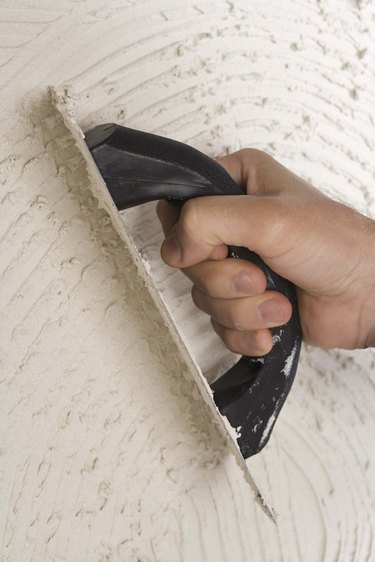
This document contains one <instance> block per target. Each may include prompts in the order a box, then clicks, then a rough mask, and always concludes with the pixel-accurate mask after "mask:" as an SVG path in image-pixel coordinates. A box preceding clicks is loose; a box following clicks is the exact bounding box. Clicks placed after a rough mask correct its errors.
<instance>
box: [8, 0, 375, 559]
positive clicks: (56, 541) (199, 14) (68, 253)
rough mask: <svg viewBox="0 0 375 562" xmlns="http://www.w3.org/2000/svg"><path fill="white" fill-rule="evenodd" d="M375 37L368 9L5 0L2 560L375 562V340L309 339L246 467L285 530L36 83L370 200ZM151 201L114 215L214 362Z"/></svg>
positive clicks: (92, 115) (105, 112)
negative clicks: (271, 160)
mask: <svg viewBox="0 0 375 562" xmlns="http://www.w3.org/2000/svg"><path fill="white" fill-rule="evenodd" d="M374 36H375V10H374V7H373V5H372V3H371V2H366V1H357V2H355V1H354V0H353V1H352V0H346V1H344V0H342V1H340V2H339V1H336V0H321V1H320V2H318V1H317V0H316V1H313V0H311V1H306V2H296V1H294V2H293V1H290V0H282V1H281V2H280V1H279V2H261V1H252V2H247V1H245V0H238V1H236V0H234V1H233V2H224V1H222V0H219V1H215V2H205V1H204V2H199V3H193V2H189V1H188V2H186V1H185V2H182V1H181V0H177V1H175V2H170V1H166V0H145V1H141V0H140V1H136V0H133V1H131V0H129V1H125V0H123V1H117V0H113V1H111V2H104V1H101V0H86V1H85V0H83V1H73V0H62V1H60V2H59V3H52V2H51V1H47V0H33V1H27V2H26V0H25V1H23V0H22V1H21V0H16V1H15V0H13V1H4V0H0V73H1V80H0V96H1V98H0V99H1V105H0V110H1V118H2V120H1V129H2V142H1V145H0V184H1V188H2V189H1V194H0V195H1V207H0V209H1V211H0V213H1V214H0V229H1V239H0V264H1V267H0V271H1V274H2V277H1V285H0V301H1V302H0V307H1V312H0V330H1V337H0V345H1V363H0V375H1V377H0V381H1V385H0V389H1V394H0V396H1V414H0V415H1V444H0V448H1V449H0V453H1V455H0V471H1V476H0V478H1V483H0V486H1V488H0V521H1V523H0V525H1V534H2V538H1V543H0V544H1V550H0V560H2V561H11V562H24V561H25V562H26V561H33V562H34V561H35V562H39V561H42V560H46V561H48V562H50V561H56V562H57V561H59V562H60V561H69V562H71V561H73V562H81V561H86V560H87V561H103V562H104V561H107V560H113V561H117V560H119V561H138V560H140V561H142V562H149V561H150V562H151V561H162V562H165V561H166V562H169V561H171V562H172V561H173V562H174V561H176V560H181V561H184V562H185V561H190V560H197V561H210V562H211V561H212V562H214V561H215V562H216V561H225V562H226V561H232V560H233V561H236V562H237V561H238V562H248V561H255V562H258V561H259V562H265V561H267V562H268V561H272V562H279V561H285V562H294V561H296V562H300V561H304V562H306V561H307V562H310V561H311V562H321V561H327V562H334V561H338V562H352V561H355V562H365V561H366V562H367V561H370V562H372V561H373V560H375V551H374V549H375V546H374V543H375V540H374V532H375V531H374V525H375V523H374V499H375V468H374V466H375V450H374V449H375V446H374V437H373V436H374V430H375V384H374V382H375V378H374V364H375V361H374V359H375V355H374V352H373V351H372V350H367V351H362V352H336V351H335V352H330V353H327V352H323V351H320V350H311V349H304V350H303V356H302V361H301V367H300V369H299V373H298V380H297V383H296V385H295V387H294V389H293V391H292V393H291V395H290V399H289V400H288V404H287V405H286V407H285V409H284V411H283V413H282V416H281V419H280V422H279V424H278V426H277V429H276V431H275V435H274V438H273V439H272V442H271V443H270V445H269V447H267V449H266V450H265V451H264V453H262V454H261V455H259V456H258V457H256V458H254V459H252V460H250V462H249V468H250V470H251V473H252V474H253V476H254V477H255V479H256V481H257V482H258V483H259V486H260V488H261V491H262V493H263V494H264V495H265V496H266V497H267V498H268V500H269V501H270V503H272V504H273V505H274V507H275V509H276V510H277V512H278V513H279V518H278V525H277V526H275V525H273V524H272V523H271V522H270V521H269V520H268V519H267V518H266V517H265V516H264V514H263V512H262V511H261V510H260V509H259V507H258V506H257V505H256V504H255V502H254V498H253V494H252V492H251V490H250V489H249V488H248V486H247V484H246V483H245V481H244V478H243V476H242V473H241V471H240V470H239V468H238V467H237V465H236V463H235V461H234V459H233V457H232V456H231V454H230V453H229V450H228V449H227V447H226V445H225V443H224V442H223V440H222V438H221V436H220V434H219V433H218V431H217V430H216V428H215V427H214V426H213V425H212V424H210V423H209V420H208V419H207V418H208V416H207V413H206V410H205V408H204V405H203V403H202V401H201V399H200V396H199V394H198V392H197V389H196V387H195V385H194V383H193V382H192V381H191V379H190V376H189V373H188V370H187V368H186V366H185V365H184V363H183V361H182V359H181V357H180V354H179V353H178V351H177V349H176V347H175V346H174V344H173V341H172V339H171V338H170V336H169V334H168V331H167V330H166V328H165V327H164V325H163V322H162V320H161V318H160V315H159V313H158V312H157V311H156V309H155V307H154V305H153V303H152V301H151V299H150V297H149V296H148V292H147V290H146V289H145V287H144V284H143V281H142V280H141V279H140V278H139V277H138V275H137V272H136V270H135V267H134V264H133V261H132V259H131V257H130V255H129V252H128V250H127V249H126V248H125V247H124V246H123V244H122V243H121V242H120V240H119V238H118V235H117V234H116V232H115V230H114V229H113V227H112V226H111V224H110V221H109V219H108V216H107V215H106V213H105V212H104V211H103V210H99V209H98V206H97V201H96V199H95V198H94V197H93V196H92V194H91V192H90V186H89V182H88V179H87V176H86V175H85V169H84V166H83V162H82V160H81V157H80V155H79V154H78V153H77V151H76V149H75V146H74V143H73V142H72V140H71V138H70V136H69V134H68V132H67V130H66V129H65V127H64V126H63V124H62V122H61V120H60V118H59V116H58V115H57V114H56V112H55V111H54V110H53V108H52V107H51V105H50V103H49V100H48V97H47V95H46V90H47V86H48V85H50V84H55V85H65V86H66V90H67V92H68V95H69V93H71V92H72V93H74V96H75V100H76V101H75V102H74V103H75V111H76V113H77V115H78V118H79V121H80V123H81V125H82V126H83V127H85V128H88V127H89V126H91V125H94V124H96V123H98V122H102V121H118V122H120V123H126V124H128V125H129V126H132V127H135V128H140V129H144V130H148V131H153V132H157V133H160V134H165V135H168V136H171V137H174V138H177V139H178V140H182V141H185V142H189V143H191V144H193V145H194V146H196V147H197V148H200V149H201V150H203V151H205V152H207V153H209V154H212V155H216V154H220V153H223V152H225V151H227V150H233V149H237V148H239V147H240V146H246V145H248V146H257V147H260V148H263V149H266V150H268V151H269V152H271V153H272V154H274V155H275V156H276V157H277V158H279V159H280V160H281V161H282V162H283V163H285V164H286V165H288V166H290V167H292V168H293V169H294V170H295V171H296V172H297V173H300V174H302V175H304V177H306V178H308V179H311V180H312V181H313V182H314V183H315V185H317V186H318V187H320V188H321V189H324V190H326V191H327V192H329V193H330V194H332V195H333V196H335V197H338V198H340V199H342V200H344V201H347V202H349V203H351V204H354V205H356V206H357V207H358V208H359V209H361V210H363V211H364V212H368V213H370V214H374V212H375V196H374V187H373V186H374V179H375V164H374V136H375V132H374V131H375V123H374V107H375V93H374V92H375V78H374V69H375V60H374V59H375V49H374V41H373V38H374ZM145 213H146V215H145V214H142V226H141V227H140V222H139V220H140V211H139V210H136V211H135V212H133V213H131V214H129V217H128V218H126V217H125V220H127V221H128V225H129V227H131V228H132V229H133V232H134V239H135V241H136V243H137V244H138V245H139V247H140V249H141V250H142V252H143V254H144V256H145V257H146V259H148V260H149V261H150V263H151V268H152V274H153V275H154V276H155V279H156V280H157V282H158V283H160V288H161V289H163V288H164V290H165V291H166V298H167V297H168V298H170V299H172V301H173V299H174V298H175V301H174V302H172V304H171V306H172V307H173V309H174V311H175V314H176V319H177V322H180V323H181V330H183V331H184V333H185V335H186V336H187V337H188V339H189V341H190V342H191V351H192V354H193V355H194V356H195V357H196V358H197V360H198V362H200V363H201V365H202V367H203V368H204V370H206V371H207V370H210V369H215V368H216V366H215V361H214V362H213V363H212V364H208V363H205V359H204V357H205V354H204V346H203V348H202V345H201V341H202V334H204V335H205V338H206V340H205V345H207V346H208V347H210V346H211V345H215V346H216V345H217V341H216V339H215V337H214V335H212V334H211V333H210V332H208V331H207V330H206V324H205V320H204V319H202V318H201V317H200V316H199V315H198V314H197V313H195V312H193V309H192V308H190V304H189V301H188V296H186V297H185V296H184V294H185V292H186V291H187V290H188V286H187V285H186V282H185V280H183V279H182V277H181V276H179V275H178V273H174V274H171V273H170V272H168V273H167V270H166V269H165V268H162V267H161V266H160V262H158V261H157V259H158V258H157V253H158V240H159V238H160V232H159V230H158V227H157V223H155V219H154V215H153V213H152V210H146V211H145ZM145 217H146V218H145ZM169 286H171V287H174V288H176V287H177V293H178V294H176V291H175V290H174V292H168V291H169V289H168V287H169ZM206 342H207V343H206ZM220 353H222V354H223V356H225V357H226V355H225V352H224V351H223V350H222V351H221V352H220Z"/></svg>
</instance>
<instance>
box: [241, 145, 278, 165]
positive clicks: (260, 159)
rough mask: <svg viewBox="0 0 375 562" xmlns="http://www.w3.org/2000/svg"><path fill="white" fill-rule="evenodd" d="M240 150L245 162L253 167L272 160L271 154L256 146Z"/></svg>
mask: <svg viewBox="0 0 375 562" xmlns="http://www.w3.org/2000/svg"><path fill="white" fill-rule="evenodd" d="M240 152H242V153H243V158H244V159H245V160H246V162H247V163H248V164H250V165H252V166H254V167H259V166H262V165H264V164H267V163H269V162H270V161H272V160H273V158H272V156H271V155H270V154H268V153H267V152H264V151H263V150H260V149H258V148H244V149H243V150H241V151H240Z"/></svg>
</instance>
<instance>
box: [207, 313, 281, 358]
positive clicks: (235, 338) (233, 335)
mask: <svg viewBox="0 0 375 562" xmlns="http://www.w3.org/2000/svg"><path fill="white" fill-rule="evenodd" d="M211 324H212V326H213V328H214V330H215V332H216V333H217V334H218V335H219V336H220V338H221V339H222V340H223V342H224V344H225V345H226V346H227V348H228V349H230V351H233V352H234V353H240V354H241V355H250V356H252V357H259V356H261V355H265V354H266V353H269V352H270V351H271V349H272V334H271V332H270V331H269V330H256V331H250V332H238V331H237V330H230V329H229V328H225V326H222V325H221V324H218V323H217V322H215V320H211Z"/></svg>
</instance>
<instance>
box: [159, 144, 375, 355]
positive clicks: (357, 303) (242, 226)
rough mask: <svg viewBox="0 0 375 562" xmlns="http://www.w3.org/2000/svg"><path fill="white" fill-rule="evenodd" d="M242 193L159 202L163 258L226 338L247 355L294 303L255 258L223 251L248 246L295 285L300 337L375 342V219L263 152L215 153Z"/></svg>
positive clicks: (323, 343)
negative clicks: (271, 285)
mask: <svg viewBox="0 0 375 562" xmlns="http://www.w3.org/2000/svg"><path fill="white" fill-rule="evenodd" d="M218 162H219V163H220V164H221V165H222V166H223V167H224V168H225V169H226V170H227V172H228V173H229V174H230V175H231V176H232V177H233V179H234V180H235V181H236V182H237V183H238V184H240V185H241V186H242V187H243V190H244V195H243V196H228V197H226V196H219V197H200V198H197V199H193V200H190V201H188V202H186V203H185V204H184V205H183V208H182V211H181V213H179V211H178V210H176V209H175V208H172V207H171V205H169V204H168V203H166V202H164V201H163V202H159V204H158V216H159V219H160V220H161V223H162V226H163V229H164V233H165V235H166V240H165V241H164V243H163V245H162V248H161V255H162V258H163V259H164V261H165V262H166V263H167V264H168V265H170V266H171V267H176V268H180V269H182V270H183V271H184V273H185V274H186V275H187V276H188V277H189V278H190V279H191V280H192V282H193V288H192V297H193V301H194V303H195V304H196V306H197V307H198V308H200V309H201V310H203V311H204V312H206V313H207V314H209V315H210V317H211V322H212V325H213V327H214V329H215V331H216V332H217V333H218V334H219V336H220V337H221V338H222V340H223V341H224V343H225V344H226V346H227V347H228V348H229V349H230V350H232V351H234V352H236V353H241V354H246V355H264V354H265V353H268V352H269V351H270V350H271V348H272V337H271V333H270V331H269V328H270V327H273V326H279V325H282V324H284V323H285V322H287V321H288V320H289V318H290V315H291V305H290V303H289V301H288V300H287V299H286V297H284V296H283V295H282V294H280V293H277V292H275V291H266V290H265V287H266V280H265V277H264V274H263V273H262V271H261V270H260V269H259V268H257V267H256V266H255V265H253V264H251V263H249V262H247V261H245V260H238V259H225V258H226V256H227V245H235V246H246V247H248V248H250V249H252V250H254V251H255V252H256V253H258V254H259V255H260V256H261V257H262V259H263V260H264V261H265V262H266V263H267V264H268V265H269V267H271V269H273V270H274V271H276V272H277V273H278V274H280V275H282V276H283V277H285V278H287V279H289V280H290V281H292V282H293V283H294V284H295V285H296V287H297V296H298V302H299V311H300V318H301V325H302V333H303V338H304V340H305V341H306V342H307V343H310V344H313V345H316V346H319V347H322V348H326V349H329V348H334V347H335V348H336V347H337V348H346V349H357V348H365V347H372V346H375V298H374V292H375V222H374V221H373V220H371V219H369V218H367V217H365V216H363V215H361V214H359V213H357V212H356V211H354V210H353V209H351V208H349V207H347V206H345V205H343V204H340V203H337V202H335V201H333V200H332V199H329V198H328V197H326V196H325V195H323V194H322V193H321V192H320V191H318V190H317V189H315V188H314V187H313V186H311V185H310V184H308V183H307V182H305V181H304V180H302V179H301V178H299V177H298V176H296V175H295V174H293V173H292V172H291V171H289V170H288V169H287V168H285V167H284V166H282V165H281V164H280V163H278V162H277V161H276V160H274V159H273V158H272V157H271V156H269V155H268V154H266V153H264V152H262V151H259V150H255V149H245V150H240V151H238V152H235V153H233V154H230V155H228V156H225V157H223V158H220V159H218Z"/></svg>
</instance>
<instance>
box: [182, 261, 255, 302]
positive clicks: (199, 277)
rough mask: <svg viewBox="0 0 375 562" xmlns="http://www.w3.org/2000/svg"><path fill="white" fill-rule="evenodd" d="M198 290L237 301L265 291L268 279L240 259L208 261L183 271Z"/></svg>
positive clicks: (252, 265) (212, 295) (250, 264)
mask: <svg viewBox="0 0 375 562" xmlns="http://www.w3.org/2000/svg"><path fill="white" fill-rule="evenodd" d="M183 272H184V273H185V275H187V277H189V279H191V281H192V282H193V284H194V285H195V287H196V289H199V290H200V291H201V292H203V293H205V294H207V295H209V296H211V297H214V298H218V299H236V298H241V297H243V296H244V295H248V296H250V295H258V294H261V293H263V292H264V291H265V288H266V277H265V275H264V273H263V272H262V271H261V270H260V269H259V268H258V267H256V266H255V265H254V264H252V263H250V262H248V261H246V260H240V259H234V258H228V259H226V260H222V261H215V260H208V261H204V262H202V263H200V264H197V265H194V266H192V267H188V268H186V269H184V270H183Z"/></svg>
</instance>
